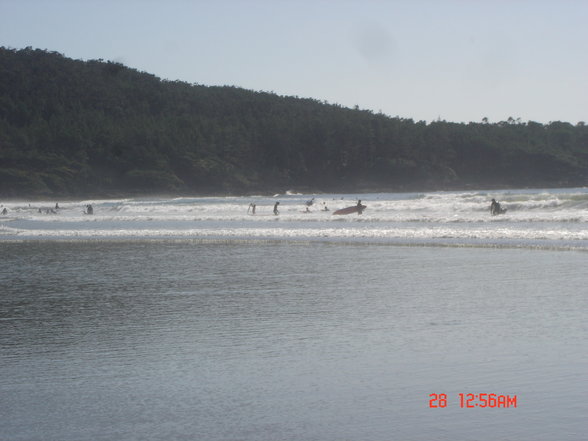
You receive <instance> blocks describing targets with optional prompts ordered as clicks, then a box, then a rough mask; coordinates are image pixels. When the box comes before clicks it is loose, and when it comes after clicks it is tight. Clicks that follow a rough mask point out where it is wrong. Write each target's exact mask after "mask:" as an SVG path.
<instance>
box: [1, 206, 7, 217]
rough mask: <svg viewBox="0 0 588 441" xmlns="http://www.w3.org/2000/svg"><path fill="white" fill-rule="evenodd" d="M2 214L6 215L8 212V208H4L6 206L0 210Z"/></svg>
mask: <svg viewBox="0 0 588 441" xmlns="http://www.w3.org/2000/svg"><path fill="white" fill-rule="evenodd" d="M2 214H3V215H5V216H6V214H8V210H7V209H6V207H4V210H2Z"/></svg>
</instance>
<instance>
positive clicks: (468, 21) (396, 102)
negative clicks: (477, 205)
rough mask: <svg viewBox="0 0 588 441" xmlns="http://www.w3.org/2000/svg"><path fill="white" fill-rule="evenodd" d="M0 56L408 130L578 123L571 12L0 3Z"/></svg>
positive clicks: (350, 0)
mask: <svg viewBox="0 0 588 441" xmlns="http://www.w3.org/2000/svg"><path fill="white" fill-rule="evenodd" d="M0 46H5V47H9V48H16V49H21V48H24V47H27V46H32V47H33V48H40V49H47V50H50V51H57V52H60V53H62V54H64V55H65V56H67V57H70V58H75V59H83V60H89V59H99V58H102V59H104V60H112V61H118V62H121V63H123V64H125V65H127V66H129V67H132V68H136V69H138V70H141V71H145V72H149V73H152V74H155V75H156V76H158V77H161V78H165V79H169V80H181V81H187V82H189V83H198V84H204V85H234V86H238V87H244V88H247V89H252V90H263V91H271V92H275V93H277V94H279V95H296V96H300V97H311V98H315V99H318V100H321V101H323V100H324V101H328V102H330V103H338V104H341V105H343V106H347V107H353V106H355V105H358V106H359V107H360V108H362V109H372V110H373V111H375V112H378V111H382V112H383V113H385V114H387V115H390V116H399V117H402V118H413V119H415V120H426V121H432V120H436V119H438V118H440V119H442V120H446V121H455V122H468V121H480V120H481V119H482V118H484V117H487V118H488V119H489V120H490V121H491V122H497V121H501V120H506V119H507V118H508V117H513V118H515V119H516V118H521V120H523V121H528V120H532V121H537V122H542V123H547V122H549V121H568V122H571V123H573V124H575V123H577V122H578V121H586V122H588V1H584V0H577V1H573V0H567V1H566V0H553V1H541V0H526V1H525V0H510V1H506V0H503V1H501V0H484V1H481V0H469V1H466V0H461V1H458V0H430V1H425V0H406V1H399V0H398V1H394V0H390V1H385V0H380V1H375V0H372V1H370V0H330V1H327V0H266V1H262V0H233V1H229V0H210V1H205V0H199V1H189V0H183V1H182V0H160V1H155V0H142V1H139V0H133V1H131V0H112V1H110V0H0Z"/></svg>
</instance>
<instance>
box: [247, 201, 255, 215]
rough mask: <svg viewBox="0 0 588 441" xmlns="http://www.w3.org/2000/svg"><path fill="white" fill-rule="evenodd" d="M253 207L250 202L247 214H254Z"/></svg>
mask: <svg viewBox="0 0 588 441" xmlns="http://www.w3.org/2000/svg"><path fill="white" fill-rule="evenodd" d="M255 207H256V205H255V204H254V203H253V202H252V203H250V204H249V208H248V209H247V214H249V212H251V214H255Z"/></svg>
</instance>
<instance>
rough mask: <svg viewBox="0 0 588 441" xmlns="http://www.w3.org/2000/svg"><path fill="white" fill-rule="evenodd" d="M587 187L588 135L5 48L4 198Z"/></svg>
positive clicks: (0, 168) (0, 104)
mask: <svg viewBox="0 0 588 441" xmlns="http://www.w3.org/2000/svg"><path fill="white" fill-rule="evenodd" d="M507 111H508V109H505V112H507ZM587 184H588V128H587V127H586V126H585V125H584V124H583V123H578V124H576V125H572V124H569V123H565V122H553V123H550V124H548V125H543V124H538V123H534V122H526V123H523V122H520V121H516V120H513V119H512V118H510V119H509V120H508V121H504V122H500V123H496V124H488V123H483V122H480V123H469V124H457V123H451V122H445V121H437V122H432V123H429V124H426V123H425V122H415V121H413V120H410V119H402V118H391V117H388V116H385V115H382V114H374V113H372V112H370V111H364V110H359V109H348V108H344V107H341V106H338V105H331V104H327V103H323V102H320V101H317V100H312V99H301V98H296V97H282V96H277V95H275V94H272V93H265V92H254V91H249V90H244V89H239V88H236V87H206V86H201V85H191V84H187V83H184V82H170V81H162V80H160V79H159V78H157V77H155V76H153V75H150V74H148V73H144V72H139V71H137V70H134V69H130V68H127V67H125V66H123V65H121V64H118V63H112V62H104V61H102V60H92V61H79V60H72V59H68V58H65V57H64V56H62V55H61V54H58V53H55V52H47V51H42V50H34V49H31V48H27V49H24V50H12V49H5V48H0V196H3V197H23V196H72V197H76V196H80V197H81V196H89V195H103V196H113V195H136V194H147V193H149V194H219V193H227V194H228V193H232V194H244V193H249V192H268V193H274V192H279V191H285V190H288V189H292V190H299V191H347V192H348V191H353V192H360V191H367V190H390V191H402V190H437V189H459V188H476V187H477V188H484V187H506V186H513V187H528V186H535V187H538V186H539V187H541V186H583V185H587Z"/></svg>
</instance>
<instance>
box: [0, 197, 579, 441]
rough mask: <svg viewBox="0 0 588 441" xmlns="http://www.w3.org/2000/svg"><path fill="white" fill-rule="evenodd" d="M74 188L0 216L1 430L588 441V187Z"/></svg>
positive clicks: (5, 435)
mask: <svg viewBox="0 0 588 441" xmlns="http://www.w3.org/2000/svg"><path fill="white" fill-rule="evenodd" d="M313 196H314V197H315V199H314V201H313V204H312V205H311V206H309V211H310V212H306V207H307V205H306V202H307V201H309V200H310V199H311V198H312V197H313ZM492 197H494V198H496V199H498V200H499V201H500V202H501V203H502V205H503V207H506V208H507V209H508V211H507V213H506V214H505V215H500V216H491V215H490V214H489V200H490V198H492ZM357 199H362V203H363V204H365V205H367V207H368V208H367V209H366V210H365V212H364V213H363V214H362V215H357V214H354V215H348V216H342V217H339V216H334V215H333V214H332V212H333V211H334V210H335V209H338V208H343V207H345V206H350V205H354V204H355V203H356V202H357ZM277 201H280V205H279V211H280V212H279V215H274V214H273V212H272V211H273V206H274V204H275V202H277ZM55 202H56V201H47V202H29V201H17V202H10V203H4V206H6V207H7V209H8V214H7V215H6V216H4V217H0V252H1V254H2V258H1V260H0V289H1V294H0V413H1V418H0V439H7V440H28V441H35V440H63V441H69V440H72V441H73V440H135V439H136V440H194V439H202V440H211V441H214V440H356V439H357V440H384V439H386V440H423V441H424V440H529V441H531V440H539V441H541V440H556V439H557V440H583V439H585V434H586V432H587V430H588V427H587V425H586V415H587V414H588V405H587V404H586V403H587V401H586V398H585V397H586V395H587V393H588V386H587V384H588V382H586V372H588V355H587V354H588V343H587V339H586V336H587V331H588V325H587V323H588V321H587V318H588V313H587V312H586V311H587V307H588V300H587V296H586V293H587V289H586V282H587V280H588V277H587V276H586V275H585V274H586V257H587V256H588V254H586V250H587V249H588V247H587V245H588V224H587V222H588V192H587V191H586V190H585V189H571V190H534V191H529V190H511V191H504V192H493V193H489V192H441V193H422V194H362V195H297V194H284V195H276V196H275V197H249V198H238V197H227V198H218V197H216V198H176V199H164V198H159V199H155V198H152V199H125V200H101V201H97V200H92V201H63V202H62V201H59V207H60V208H59V209H57V210H55V209H54V205H55ZM252 202H253V203H256V204H257V207H256V214H255V215H251V214H248V213H247V209H248V206H249V204H250V203H252ZM29 204H30V205H29ZM87 204H92V205H93V207H94V215H85V214H83V210H84V207H85V205H87ZM325 206H326V207H327V208H328V209H329V211H325V210H324V207H325ZM51 208H53V209H54V211H56V213H55V214H53V213H51V211H50V209H51ZM39 210H41V212H39ZM47 211H49V212H48V213H47ZM434 394H436V395H434ZM460 394H462V395H461V396H460ZM467 394H476V397H475V399H474V398H473V395H467ZM479 394H487V396H490V394H495V396H496V397H503V401H502V402H501V403H502V404H501V405H498V404H497V402H496V401H494V402H491V404H494V405H492V406H488V405H487V406H486V407H481V406H482V405H484V401H482V400H480V398H481V397H480V396H479ZM487 396H486V397H485V398H487ZM482 397H484V396H482ZM504 397H509V398H508V401H506V398H504ZM468 400H469V401H468ZM514 400H516V401H514ZM486 403H488V401H486ZM467 404H470V405H471V406H473V407H472V408H468V407H466V405H467ZM476 404H477V406H476ZM432 406H436V407H432ZM462 406H463V407H462Z"/></svg>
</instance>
